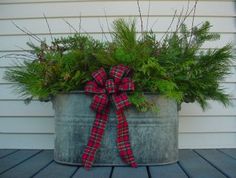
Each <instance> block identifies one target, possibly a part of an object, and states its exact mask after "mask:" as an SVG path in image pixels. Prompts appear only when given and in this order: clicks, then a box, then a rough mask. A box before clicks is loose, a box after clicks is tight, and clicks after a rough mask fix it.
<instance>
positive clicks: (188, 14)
mask: <svg viewBox="0 0 236 178" xmlns="http://www.w3.org/2000/svg"><path fill="white" fill-rule="evenodd" d="M197 1H198V0H195V5H194V6H193V8H192V9H191V10H190V11H189V13H186V14H187V15H185V16H184V18H183V20H182V21H181V23H180V24H179V26H178V28H177V29H176V31H178V30H179V28H180V27H181V25H182V24H183V23H184V22H185V20H186V19H187V18H188V17H189V16H190V15H191V14H192V12H194V9H196V5H197V4H196V2H197Z"/></svg>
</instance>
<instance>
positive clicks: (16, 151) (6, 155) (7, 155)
mask: <svg viewBox="0 0 236 178" xmlns="http://www.w3.org/2000/svg"><path fill="white" fill-rule="evenodd" d="M18 151H20V150H15V151H12V152H11V153H8V154H6V155H3V156H1V157H0V159H2V158H5V157H7V156H9V155H11V154H14V153H16V152H18Z"/></svg>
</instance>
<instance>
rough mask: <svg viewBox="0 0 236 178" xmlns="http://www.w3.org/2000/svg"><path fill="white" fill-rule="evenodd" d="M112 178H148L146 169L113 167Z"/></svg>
mask: <svg viewBox="0 0 236 178" xmlns="http://www.w3.org/2000/svg"><path fill="white" fill-rule="evenodd" d="M112 178H148V173H147V168H146V167H138V168H131V167H115V168H114V170H113V174H112Z"/></svg>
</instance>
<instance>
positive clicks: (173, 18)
mask: <svg viewBox="0 0 236 178" xmlns="http://www.w3.org/2000/svg"><path fill="white" fill-rule="evenodd" d="M176 13H177V10H175V13H174V15H173V17H172V20H171V23H170V25H169V27H168V28H167V30H166V31H165V33H164V35H163V36H162V37H161V39H160V41H162V40H163V38H164V37H165V36H166V34H167V33H168V32H169V30H170V28H171V26H172V24H173V22H174V20H175V17H176Z"/></svg>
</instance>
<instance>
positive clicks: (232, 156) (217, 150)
mask: <svg viewBox="0 0 236 178" xmlns="http://www.w3.org/2000/svg"><path fill="white" fill-rule="evenodd" d="M216 150H217V151H219V152H221V153H223V154H224V155H226V156H228V157H230V158H232V159H234V160H236V158H235V157H233V156H231V155H229V154H228V153H225V152H224V151H222V150H220V149H216Z"/></svg>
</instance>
